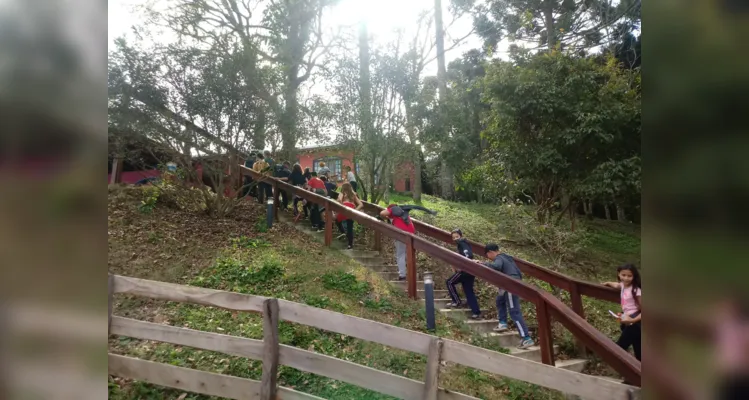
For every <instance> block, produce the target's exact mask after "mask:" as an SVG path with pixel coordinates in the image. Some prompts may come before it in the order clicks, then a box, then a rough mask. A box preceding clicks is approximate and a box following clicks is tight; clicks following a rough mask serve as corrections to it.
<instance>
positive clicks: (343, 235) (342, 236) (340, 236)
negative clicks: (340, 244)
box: [336, 233, 346, 240]
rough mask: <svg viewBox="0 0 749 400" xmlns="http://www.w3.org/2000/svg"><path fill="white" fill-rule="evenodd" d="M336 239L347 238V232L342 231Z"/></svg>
mask: <svg viewBox="0 0 749 400" xmlns="http://www.w3.org/2000/svg"><path fill="white" fill-rule="evenodd" d="M336 239H338V240H343V239H346V234H345V233H342V234H340V235H338V237H336Z"/></svg>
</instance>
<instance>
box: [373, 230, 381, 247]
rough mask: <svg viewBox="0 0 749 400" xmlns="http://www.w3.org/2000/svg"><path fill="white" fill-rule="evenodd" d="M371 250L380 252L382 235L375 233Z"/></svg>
mask: <svg viewBox="0 0 749 400" xmlns="http://www.w3.org/2000/svg"><path fill="white" fill-rule="evenodd" d="M372 250H375V251H382V233H380V232H379V231H375V233H374V243H373V244H372Z"/></svg>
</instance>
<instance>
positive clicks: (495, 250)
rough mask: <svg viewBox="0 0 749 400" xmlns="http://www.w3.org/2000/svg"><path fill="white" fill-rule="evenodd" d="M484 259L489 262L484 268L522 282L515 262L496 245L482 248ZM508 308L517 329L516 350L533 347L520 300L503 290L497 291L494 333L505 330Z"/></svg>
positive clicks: (490, 244) (492, 244) (491, 244)
mask: <svg viewBox="0 0 749 400" xmlns="http://www.w3.org/2000/svg"><path fill="white" fill-rule="evenodd" d="M484 251H485V252H486V257H487V258H488V259H489V260H490V261H488V262H485V263H483V264H484V265H485V266H487V267H489V268H491V269H493V270H495V271H498V272H501V273H503V274H505V275H509V276H510V277H512V278H515V279H517V280H523V274H521V273H520V269H519V268H518V266H517V264H515V260H513V259H512V257H510V255H509V254H507V253H500V252H499V246H498V245H497V244H496V243H487V245H486V246H485V247H484ZM508 305H509V306H510V317H511V318H512V320H513V321H514V322H515V325H517V327H518V334H520V337H521V339H520V345H518V348H520V349H526V348H528V347H531V346H533V345H534V344H535V343H534V342H533V339H531V337H530V334H529V333H528V327H527V326H526V325H525V320H524V319H523V313H522V311H521V310H520V298H519V297H518V295H516V294H512V293H510V292H508V291H506V290H504V289H499V295H498V296H497V312H498V314H499V324H498V325H497V326H496V327H495V328H494V331H495V332H503V331H506V330H507V306H508Z"/></svg>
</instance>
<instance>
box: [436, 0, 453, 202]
mask: <svg viewBox="0 0 749 400" xmlns="http://www.w3.org/2000/svg"><path fill="white" fill-rule="evenodd" d="M434 29H435V34H436V38H435V39H436V40H435V43H436V47H437V84H438V86H437V90H438V93H439V100H440V124H441V125H442V128H443V129H445V130H446V131H447V129H446V128H445V121H446V118H445V101H446V100H447V70H446V67H445V32H444V27H443V23H442V0H434ZM443 151H444V150H443ZM441 166H442V168H441V170H442V171H441V172H442V184H441V185H440V186H442V197H443V198H445V199H452V197H453V186H454V184H453V172H452V168H450V166H449V165H447V163H446V162H445V160H444V159H443V160H442V164H441Z"/></svg>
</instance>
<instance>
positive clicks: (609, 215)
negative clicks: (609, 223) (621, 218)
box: [603, 204, 611, 220]
mask: <svg viewBox="0 0 749 400" xmlns="http://www.w3.org/2000/svg"><path fill="white" fill-rule="evenodd" d="M603 209H604V211H605V212H606V219H607V220H610V219H611V208H610V205H609V204H606V205H604V206H603Z"/></svg>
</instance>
